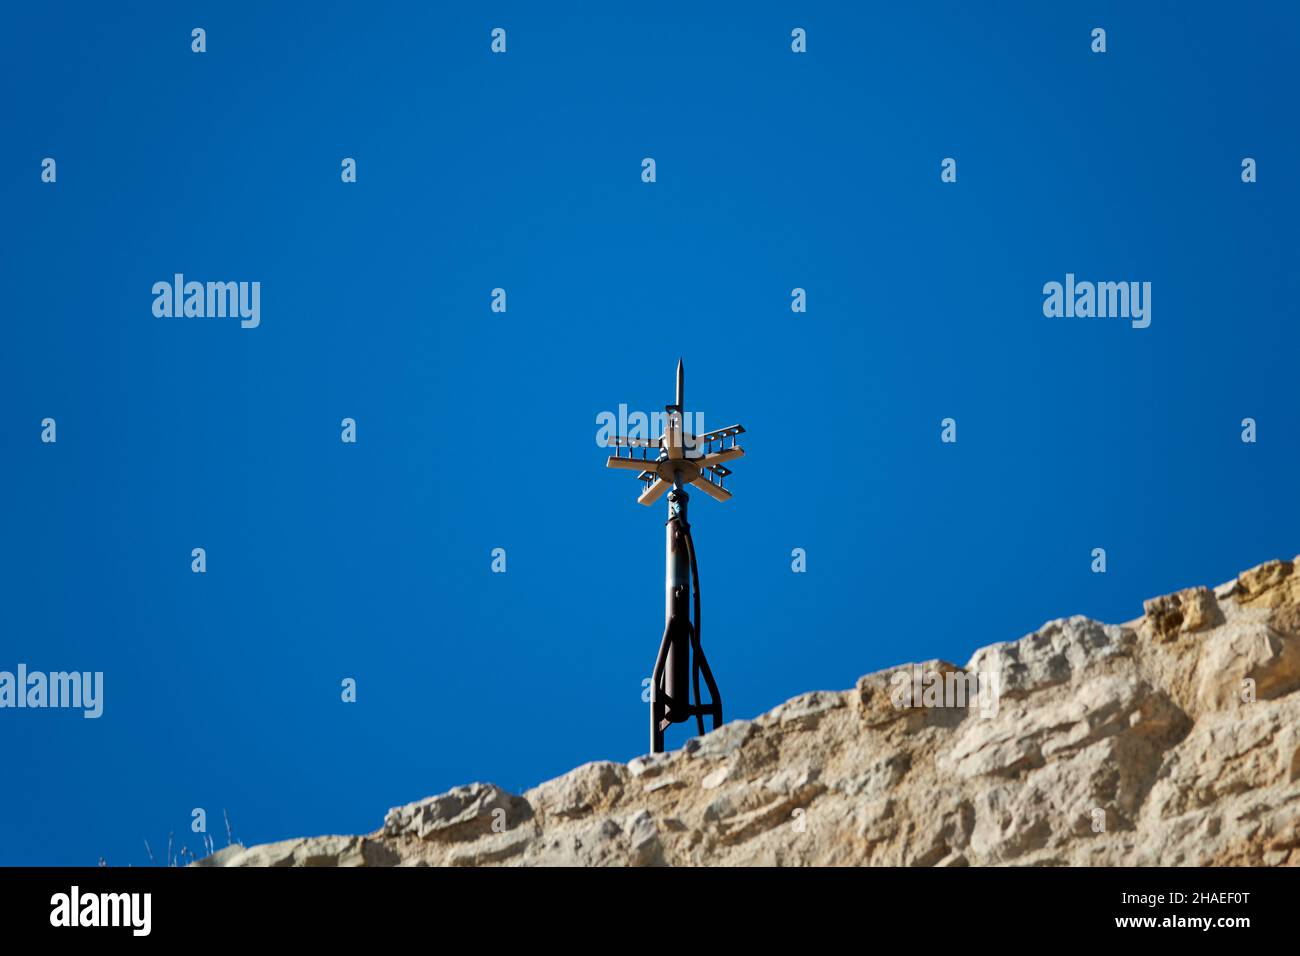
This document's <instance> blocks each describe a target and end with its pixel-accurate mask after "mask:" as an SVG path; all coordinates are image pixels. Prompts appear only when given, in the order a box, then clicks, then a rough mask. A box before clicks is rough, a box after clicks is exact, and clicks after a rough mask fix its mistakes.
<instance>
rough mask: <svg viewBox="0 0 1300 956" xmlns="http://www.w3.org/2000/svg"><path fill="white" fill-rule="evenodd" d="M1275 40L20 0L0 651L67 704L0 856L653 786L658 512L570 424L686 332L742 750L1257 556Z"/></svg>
mask: <svg viewBox="0 0 1300 956" xmlns="http://www.w3.org/2000/svg"><path fill="white" fill-rule="evenodd" d="M977 6H978V7H980V8H981V9H976V7H977ZM371 7H379V8H380V9H371ZM989 7H992V8H993V9H985V8H989ZM1134 7H1140V9H1134ZM308 9H309V10H310V12H307V11H308ZM1097 26H1101V27H1104V28H1105V29H1106V30H1107V46H1108V50H1107V52H1106V53H1105V54H1101V55H1099V54H1093V53H1092V52H1091V51H1090V31H1091V30H1092V29H1093V28H1094V27H1097ZM1297 26H1300V14H1297V13H1296V12H1295V10H1294V8H1291V7H1289V6H1287V5H1282V4H1261V5H1253V4H1245V5H1237V6H1234V7H1232V8H1231V10H1227V9H1225V8H1216V7H1211V6H1201V5H1197V4H1189V3H1177V4H1175V3H1149V4H1141V5H1132V4H1108V3H1092V4H1089V3H1077V4H1071V3H1064V4H1050V5H1047V4H1040V3H1029V2H1026V3H1002V4H996V5H973V4H964V3H938V4H925V5H913V4H897V5H891V6H889V7H883V6H881V7H877V8H873V9H870V10H868V9H866V8H865V5H847V4H845V5H839V6H838V7H837V5H831V4H800V3H788V4H785V3H783V4H770V3H746V4H720V5H712V4H711V5H699V4H690V5H687V4H675V3H664V4H654V5H651V6H648V7H647V6H645V5H637V6H631V5H629V6H626V7H625V8H624V9H622V10H617V11H615V10H605V11H601V12H595V11H594V8H590V9H589V8H579V7H578V6H577V5H555V4H547V5H542V6H539V5H537V4H494V5H491V6H488V7H484V6H481V5H470V4H463V5H457V6H454V7H452V6H443V5H438V6H436V7H435V6H434V5H424V4H421V5H415V4H412V5H409V8H408V9H399V8H398V7H397V6H396V5H386V4H381V5H357V4H327V3H325V4H313V5H311V7H310V8H307V7H305V6H304V7H303V8H302V10H301V11H300V12H290V10H289V9H288V6H287V5H274V6H270V5H266V4H255V3H233V4H227V3H222V4H188V3H187V4H175V3H166V4H164V3H140V4H131V5H129V6H128V5H121V6H113V7H104V6H102V5H98V4H95V5H91V4H66V3H54V4H44V5H41V6H39V7H37V6H31V5H27V6H23V7H21V8H13V9H11V10H7V11H6V12H5V13H4V15H3V24H2V25H0V72H2V73H3V77H4V88H5V89H6V90H7V91H8V95H7V96H6V98H5V100H6V117H5V123H4V128H5V135H4V139H3V147H4V148H3V149H0V191H2V192H0V202H2V208H3V210H4V215H3V221H2V222H3V224H2V225H0V254H2V255H3V261H4V263H5V267H4V269H3V270H0V296H2V297H3V299H2V300H3V302H4V303H5V306H6V309H5V311H6V323H5V345H4V348H3V349H0V399H2V400H3V403H2V404H0V455H2V456H3V469H2V470H0V488H2V492H3V499H4V501H5V504H6V508H5V522H4V532H3V534H0V606H2V607H3V610H4V617H3V620H2V621H0V669H5V670H13V669H14V668H15V667H16V665H17V664H18V663H20V662H22V663H25V664H26V665H27V666H28V667H29V668H30V669H34V670H44V671H55V670H70V669H75V670H83V671H103V672H104V675H105V676H104V681H105V701H104V714H103V716H102V717H101V718H100V719H98V720H85V719H82V717H81V715H80V713H79V712H75V711H58V710H43V711H33V710H22V711H19V710H0V753H2V754H3V760H4V763H5V773H4V775H3V778H2V779H3V786H0V864H83V863H84V864H93V863H94V862H95V861H96V860H97V859H98V858H99V857H100V856H103V857H104V858H105V859H106V860H107V861H108V862H109V863H110V864H114V865H125V864H127V863H132V864H135V865H141V864H144V863H146V862H147V857H146V855H145V850H144V844H143V840H145V839H148V840H149V842H150V844H151V845H152V846H153V848H154V851H155V853H160V848H161V847H162V846H165V844H166V839H167V834H168V832H169V831H174V832H175V833H176V840H177V843H178V844H180V843H187V844H188V845H189V846H190V848H191V849H194V848H195V846H196V844H197V842H198V841H197V838H196V837H195V836H194V835H192V834H190V833H189V824H190V819H191V816H190V814H191V809H192V808H195V807H202V808H205V809H206V810H207V812H208V814H209V817H210V821H209V822H210V824H211V829H212V830H213V835H214V838H215V839H216V842H217V845H218V846H220V845H224V843H225V835H224V833H223V832H220V831H222V830H223V829H224V828H223V827H222V825H221V824H220V822H219V821H220V815H221V810H222V808H226V809H227V810H228V811H229V813H230V817H231V820H232V823H233V825H234V828H235V832H236V835H237V836H238V837H239V838H242V839H243V840H245V841H246V842H264V841H269V840H276V839H283V838H287V837H290V836H297V835H308V834H317V833H328V832H341V833H353V832H368V831H370V830H373V829H375V828H377V827H378V826H379V824H380V823H381V821H382V818H383V814H384V811H385V810H386V809H387V808H388V807H390V806H394V805H397V804H400V803H405V802H409V801H412V800H416V799H419V798H421V797H423V796H426V795H430V794H433V793H437V792H440V791H442V790H445V789H448V788H449V787H451V786H454V785H456V784H459V783H465V782H469V781H472V780H490V781H493V782H496V783H498V784H500V785H501V786H503V787H506V788H507V789H510V790H514V791H519V790H522V789H524V788H526V787H528V786H531V785H533V784H535V783H537V782H539V781H541V780H544V779H547V778H549V777H551V776H554V775H557V774H559V773H562V772H564V771H565V770H567V769H569V768H570V767H573V766H576V765H577V764H580V763H583V762H585V761H588V760H596V759H613V760H628V759H630V758H632V757H634V756H636V755H638V754H640V753H643V752H644V751H645V750H646V749H647V740H646V738H647V729H646V728H647V717H646V705H645V704H644V703H643V702H642V700H641V681H642V679H643V678H644V677H646V676H648V674H649V672H650V668H651V666H652V664H653V660H654V654H655V651H656V649H657V646H658V640H659V637H660V634H661V630H662V605H663V597H662V587H663V584H662V572H663V555H662V547H663V531H662V524H663V519H664V515H663V513H662V510H661V508H659V507H656V508H653V509H645V508H641V507H638V506H637V505H636V504H635V503H634V498H635V494H636V487H635V486H636V482H635V481H634V480H633V479H632V478H631V476H629V475H628V474H626V473H619V472H612V471H607V470H606V469H605V468H604V467H603V461H604V452H603V451H602V450H601V449H599V448H597V447H596V444H595V434H596V430H597V426H596V416H597V415H598V414H599V413H600V412H602V411H606V410H616V409H617V408H618V405H619V404H620V403H626V404H627V405H628V406H629V407H630V408H633V409H642V410H646V411H653V410H656V409H661V408H662V406H663V405H664V404H665V403H667V402H670V401H671V400H672V388H673V371H674V367H675V364H676V361H677V358H678V356H679V355H682V356H684V357H685V361H686V369H687V399H688V406H689V407H690V408H691V409H693V410H699V411H701V412H702V413H703V415H704V420H705V423H706V425H708V426H709V427H721V426H723V425H728V424H731V423H733V422H741V423H743V424H744V425H745V426H746V428H747V430H748V434H747V436H746V438H747V441H746V442H745V447H746V449H747V456H746V457H745V458H744V459H743V460H742V461H740V462H739V463H738V464H736V465H735V466H734V471H735V473H736V474H735V476H734V478H733V479H731V482H730V484H729V486H730V487H731V488H732V490H733V491H734V492H735V493H736V497H735V499H734V500H732V501H731V502H729V503H727V504H726V505H718V504H717V503H715V502H713V501H710V500H707V499H705V498H704V496H703V495H695V496H693V500H692V514H691V517H692V524H693V529H694V536H695V540H696V544H697V546H698V549H699V560H700V566H701V575H702V585H703V589H704V595H703V597H704V616H705V622H704V623H705V629H704V641H705V647H706V650H707V651H708V654H709V659H710V662H711V663H712V665H713V669H714V673H715V674H716V676H717V678H718V681H719V683H720V685H721V689H722V694H723V700H724V703H725V705H726V711H727V716H728V717H729V718H736V717H752V716H755V715H756V714H759V713H761V712H763V711H765V710H767V709H769V708H770V707H772V706H775V705H776V704H778V703H780V702H781V701H783V700H785V699H786V698H788V697H791V696H793V695H795V694H798V693H800V692H803V691H806V690H810V689H815V688H844V687H849V686H851V685H852V684H853V682H854V680H855V679H856V678H857V677H858V675H860V674H863V673H867V672H869V671H873V670H879V669H882V668H885V667H889V666H892V665H895V664H900V663H903V662H906V661H913V660H926V659H930V658H935V657H942V658H947V659H949V660H953V661H956V662H959V663H962V662H965V661H966V660H967V658H968V657H969V655H970V653H971V652H972V651H973V650H975V649H976V648H978V647H980V646H983V645H985V644H988V643H992V642H995V641H1000V640H1010V639H1014V638H1017V637H1019V636H1021V635H1023V634H1026V633H1028V632H1030V631H1032V630H1034V629H1036V628H1037V627H1039V626H1040V625H1041V624H1042V623H1043V622H1044V621H1046V620H1048V619H1051V618H1054V617H1060V616H1065V615H1069V614H1087V615H1091V616H1094V617H1097V618H1100V619H1103V620H1109V621H1123V620H1128V619H1131V618H1133V617H1136V616H1138V615H1139V614H1140V613H1141V608H1142V603H1141V602H1142V600H1143V599H1144V598H1147V597H1151V596H1153V595H1156V594H1160V593H1164V592H1167V591H1170V590H1174V589H1176V588H1179V587H1183V586H1188V585H1192V584H1215V583H1218V582H1220V581H1222V580H1226V579H1228V578H1230V577H1231V576H1232V575H1233V574H1235V573H1236V572H1237V571H1239V570H1242V569H1244V568H1246V567H1249V566H1251V565H1253V564H1256V563H1259V562H1261V561H1264V560H1267V559H1270V558H1275V557H1290V556H1292V555H1294V554H1295V553H1296V552H1297V551H1300V546H1298V545H1297V542H1298V541H1300V518H1298V517H1297V515H1296V513H1295V511H1294V509H1292V508H1290V507H1289V505H1288V502H1289V501H1290V500H1291V499H1292V498H1293V497H1294V496H1293V495H1292V494H1291V492H1290V491H1289V490H1288V489H1289V488H1290V485H1291V481H1292V479H1293V477H1294V475H1295V474H1296V470H1297V457H1298V456H1297V439H1298V438H1300V410H1298V408H1297V404H1296V401H1295V376H1294V368H1295V355H1296V354H1297V345H1298V344H1300V343H1298V342H1297V338H1300V335H1298V333H1297V331H1296V318H1297V316H1296V306H1295V303H1296V302H1297V292H1298V291H1300V289H1298V288H1297V287H1298V285H1300V283H1298V281H1297V268H1296V260H1297V251H1298V250H1297V239H1296V234H1295V230H1294V222H1295V219H1296V212H1297V195H1296V177H1295V176H1294V175H1293V173H1292V170H1291V166H1292V165H1293V163H1294V158H1295V156H1296V155H1300V143H1297V126H1296V123H1295V120H1294V115H1293V114H1294V111H1293V109H1292V108H1291V99H1292V96H1293V93H1294V90H1295V89H1296V88H1297V81H1298V77H1297V75H1296V74H1297V66H1296V64H1297V62H1300V61H1298V60H1297V57H1296V50H1295V37H1296V36H1297V29H1296V28H1297ZM194 27H203V28H205V29H206V31H207V46H208V50H207V52H206V53H204V54H201V55H200V54H195V53H192V52H191V49H190V31H191V29H192V28H194ZM494 27H502V28H504V29H506V30H507V51H508V52H507V53H506V54H505V55H493V54H492V53H491V52H490V50H489V42H490V37H489V33H490V31H491V30H492V28H494ZM794 27H803V28H805V29H806V30H807V33H808V53H807V54H804V55H795V54H793V53H792V52H791V50H790V45H789V44H790V31H791V29H793V28H794ZM47 156H48V157H54V158H55V159H56V161H57V163H58V166H57V171H58V179H57V182H56V183H54V184H46V183H42V182H41V180H40V166H41V160H42V159H43V158H44V157H47ZM345 156H347V157H354V158H355V159H356V160H357V169H358V181H357V182H356V183H354V184H344V183H342V182H341V181H340V175H339V173H340V161H341V159H342V158H343V157H345ZM647 156H648V157H653V158H654V159H655V160H656V163H657V182H655V183H653V184H647V183H643V182H642V181H641V176H640V173H641V161H642V159H643V158H644V157H647ZM1247 156H1249V157H1253V158H1255V159H1257V161H1258V169H1259V181H1258V182H1257V183H1254V184H1244V183H1242V181H1241V177H1240V169H1241V160H1242V158H1243V157H1247ZM944 157H953V158H955V159H956V160H957V163H958V179H957V182H956V183H941V182H940V177H939V172H940V161H941V160H942V159H943V158H944ZM177 272H180V273H184V274H185V275H186V276H187V277H189V278H192V279H198V280H200V281H206V280H212V281H226V280H245V281H254V280H255V281H259V282H261V288H262V299H261V324H260V326H259V327H258V328H256V329H241V328H240V327H239V325H238V324H237V323H235V322H232V321H229V320H205V319H183V318H181V319H176V318H173V319H158V318H155V317H154V316H153V314H152V309H151V307H152V302H153V297H152V295H151V292H150V290H151V287H152V285H153V283H155V282H157V281H160V280H170V278H171V277H172V275H173V274H174V273H177ZM1067 272H1073V273H1075V274H1076V275H1077V276H1079V278H1080V279H1093V280H1114V281H1126V280H1133V281H1149V282H1151V284H1152V323H1151V326H1150V327H1149V328H1147V329H1141V330H1137V329H1133V328H1131V327H1130V326H1129V325H1128V323H1126V322H1123V321H1118V320H1095V319H1092V320H1090V319H1069V320H1067V319H1048V318H1045V317H1044V316H1043V313H1042V287H1043V284H1044V283H1045V282H1048V281H1053V280H1055V281H1062V280H1063V279H1064V276H1065V274H1066V273H1067ZM496 287H502V288H505V289H506V290H507V295H508V311H507V312H506V313H505V314H494V313H492V312H491V311H490V309H489V303H490V293H491V290H492V289H493V288H496ZM795 287H802V288H805V289H807V294H808V311H807V312H806V313H804V314H795V313H792V312H791V310H790V293H791V290H792V289H793V288H795ZM46 417H53V418H54V419H55V420H56V421H57V429H58V432H57V434H58V441H57V443H56V444H53V445H50V444H43V443H42V442H41V441H40V432H41V428H40V422H41V420H42V419H43V418H46ZM344 417H352V418H354V419H355V420H356V421H357V425H358V441H357V443H356V444H355V445H347V444H343V443H342V442H341V441H340V438H339V432H340V428H339V423H340V421H341V419H343V418H344ZM945 417H952V418H954V419H955V420H956V421H957V427H958V441H957V443H956V444H943V443H941V442H940V440H939V437H940V421H941V420H942V419H943V418H945ZM1245 417H1253V418H1255V419H1256V420H1257V422H1258V435H1259V440H1258V441H1257V442H1256V443H1254V444H1245V443H1243V442H1242V441H1241V440H1240V433H1241V425H1240V423H1241V420H1242V419H1243V418H1245ZM195 547H202V548H204V549H206V552H207V561H208V570H207V572H206V573H205V574H202V575H199V574H193V573H192V572H191V570H190V562H191V557H190V554H191V549H193V548H195ZM497 547H501V548H505V549H506V552H507V556H508V557H507V561H508V564H507V567H508V571H507V573H505V574H493V573H492V572H491V551H492V549H493V548H497ZM797 547H798V548H804V549H805V550H806V552H807V572H806V573H803V574H795V573H792V571H791V551H792V549H794V548H797ZM1097 547H1103V548H1105V549H1106V552H1107V557H1108V570H1107V572H1106V573H1105V574H1093V573H1091V570H1090V564H1091V552H1092V549H1093V548H1097ZM347 677H351V678H353V679H355V680H356V681H357V688H358V691H357V694H358V699H357V702H356V703H351V704H348V703H344V702H342V701H341V700H340V681H341V680H342V679H343V678H347ZM686 734H687V731H685V730H683V729H682V728H675V730H674V731H673V732H670V736H669V743H670V745H672V746H679V745H680V744H681V743H682V741H683V740H684V739H685V737H686Z"/></svg>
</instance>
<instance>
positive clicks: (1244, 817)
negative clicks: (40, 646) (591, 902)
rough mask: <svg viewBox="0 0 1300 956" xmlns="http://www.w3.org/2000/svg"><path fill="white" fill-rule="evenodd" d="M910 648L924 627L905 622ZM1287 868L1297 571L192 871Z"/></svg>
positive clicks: (1063, 625) (1054, 631)
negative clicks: (515, 788) (662, 747)
mask: <svg viewBox="0 0 1300 956" xmlns="http://www.w3.org/2000/svg"><path fill="white" fill-rule="evenodd" d="M919 640H921V641H923V640H924V635H920V637H919ZM997 864H1015V865H1044V866H1047V865H1056V866H1059V865H1089V866H1114V865H1126V864H1137V865H1153V866H1154V865H1188V866H1192V865H1195V866H1199V865H1207V864H1208V865H1248V866H1276V865H1298V866H1300V573H1297V566H1296V562H1295V561H1270V562H1268V563H1266V564H1262V565H1260V566H1259V567H1257V568H1254V569H1252V570H1249V571H1246V572H1244V573H1242V574H1241V575H1239V576H1238V577H1237V578H1236V579H1235V580H1234V581H1230V582H1228V583H1227V584H1223V585H1220V586H1218V587H1216V588H1213V589H1210V588H1204V587H1194V588H1188V589H1185V590H1182V591H1178V592H1176V593H1174V594H1171V595H1166V596H1164V597H1158V598H1153V599H1151V600H1149V601H1146V602H1145V605H1144V614H1143V616H1142V617H1141V618H1139V619H1137V620H1135V621H1130V622H1128V623H1126V624H1121V625H1114V624H1102V623H1099V622H1097V621H1092V620H1089V619H1087V618H1084V617H1070V618H1062V619H1059V620H1055V621H1049V622H1048V623H1046V624H1044V625H1043V626H1042V627H1041V628H1039V629H1038V630H1037V631H1035V632H1034V633H1032V634H1028V635H1026V636H1025V637H1022V638H1020V639H1019V640H1017V641H1009V642H1006V643H1001V644H993V645H991V646H989V647H984V648H981V649H980V650H977V651H976V652H975V653H974V654H973V655H972V656H971V658H970V661H969V662H968V663H967V664H966V666H965V667H959V666H957V665H956V664H952V663H949V662H947V661H940V660H930V661H925V662H923V663H919V664H907V665H903V666H901V667H897V668H893V669H890V670H886V671H878V672H875V673H872V674H867V675H866V676H864V677H862V678H860V679H859V680H858V681H857V683H856V685H855V686H854V688H853V689H852V690H847V691H812V692H809V693H806V694H802V695H800V696H798V697H795V698H793V699H791V700H789V701H787V702H786V703H784V704H781V705H780V706H778V707H775V708H773V709H772V710H770V711H768V712H767V713H765V714H762V715H761V716H759V717H757V718H755V719H753V720H736V721H733V722H731V723H729V724H726V725H724V726H723V727H721V728H719V729H718V730H716V731H713V732H711V733H707V734H704V735H703V736H700V737H695V738H692V739H690V740H688V741H687V743H686V744H685V746H683V747H682V748H681V749H680V750H677V751H674V752H671V753H666V754H653V755H652V754H647V755H644V756H641V757H637V758H636V759H634V760H632V761H631V762H630V763H628V764H626V765H624V764H620V763H612V762H609V761H599V762H594V763H588V764H585V765H583V766H581V767H578V768H577V769H575V770H572V771H570V772H569V773H566V774H564V775H563V776H560V777H557V778H555V779H554V780H549V781H546V782H545V783H542V784H539V785H538V786H536V787H534V788H532V789H531V790H528V791H527V792H526V793H524V794H523V795H522V796H516V795H513V794H510V793H506V792H505V791H503V790H501V789H500V788H498V787H496V786H493V785H491V784H486V783H476V784H471V785H469V786H464V787H456V788H454V789H452V790H450V791H448V792H447V793H444V794H439V795H437V796H433V797H429V798H427V799H425V800H421V801H418V802H416V803H412V804H407V805H405V806H401V807H396V808H394V809H393V810H390V811H389V813H388V815H387V817H385V819H384V825H383V827H382V828H381V829H379V830H378V831H376V832H375V833H371V834H369V835H367V836H323V837H311V838H306V839H294V840H284V841H281V842H278V843H270V844H265V845H262V846H254V847H242V846H232V847H227V848H226V849H224V850H221V851H220V852H218V853H215V854H214V855H212V856H211V857H208V858H207V859H205V860H200V861H198V862H197V863H196V864H194V865H197V866H443V865H445V866H661V865H669V866H700V865H764V866H809V865H833V866H852V865H892V866H985V865H997Z"/></svg>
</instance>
